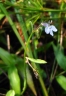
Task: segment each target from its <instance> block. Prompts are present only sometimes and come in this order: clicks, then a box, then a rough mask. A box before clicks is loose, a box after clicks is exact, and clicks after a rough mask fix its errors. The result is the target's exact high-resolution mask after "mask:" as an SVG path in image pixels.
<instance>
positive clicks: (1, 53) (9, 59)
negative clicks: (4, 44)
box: [0, 48, 16, 65]
mask: <svg viewBox="0 0 66 96" xmlns="http://www.w3.org/2000/svg"><path fill="white" fill-rule="evenodd" d="M0 58H1V59H2V60H3V61H4V63H5V64H6V65H14V64H16V60H15V59H14V58H13V56H11V54H10V53H9V52H7V51H5V50H4V49H3V48H0Z"/></svg>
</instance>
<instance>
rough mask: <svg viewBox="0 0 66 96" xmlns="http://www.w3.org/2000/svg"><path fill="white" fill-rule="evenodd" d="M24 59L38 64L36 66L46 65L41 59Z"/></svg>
mask: <svg viewBox="0 0 66 96" xmlns="http://www.w3.org/2000/svg"><path fill="white" fill-rule="evenodd" d="M26 59H28V60H30V61H31V62H34V63H38V64H45V63H47V62H46V61H45V60H41V59H33V58H29V57H26Z"/></svg>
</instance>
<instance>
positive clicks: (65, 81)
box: [56, 75, 66, 91]
mask: <svg viewBox="0 0 66 96" xmlns="http://www.w3.org/2000/svg"><path fill="white" fill-rule="evenodd" d="M56 80H57V82H58V84H59V85H60V86H61V87H62V88H63V89H64V90H65V91H66V77H65V76H63V75H59V76H57V77H56Z"/></svg>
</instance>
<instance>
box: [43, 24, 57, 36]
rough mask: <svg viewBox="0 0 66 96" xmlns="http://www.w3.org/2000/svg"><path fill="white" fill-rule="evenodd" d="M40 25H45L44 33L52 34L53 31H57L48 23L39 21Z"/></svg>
mask: <svg viewBox="0 0 66 96" xmlns="http://www.w3.org/2000/svg"><path fill="white" fill-rule="evenodd" d="M41 25H42V26H44V27H45V33H46V34H50V35H51V36H53V32H57V29H56V27H55V26H54V25H50V24H49V23H41Z"/></svg>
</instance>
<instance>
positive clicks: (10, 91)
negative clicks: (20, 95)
mask: <svg viewBox="0 0 66 96" xmlns="http://www.w3.org/2000/svg"><path fill="white" fill-rule="evenodd" d="M6 96H15V91H14V90H9V91H8V92H7V93H6Z"/></svg>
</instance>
